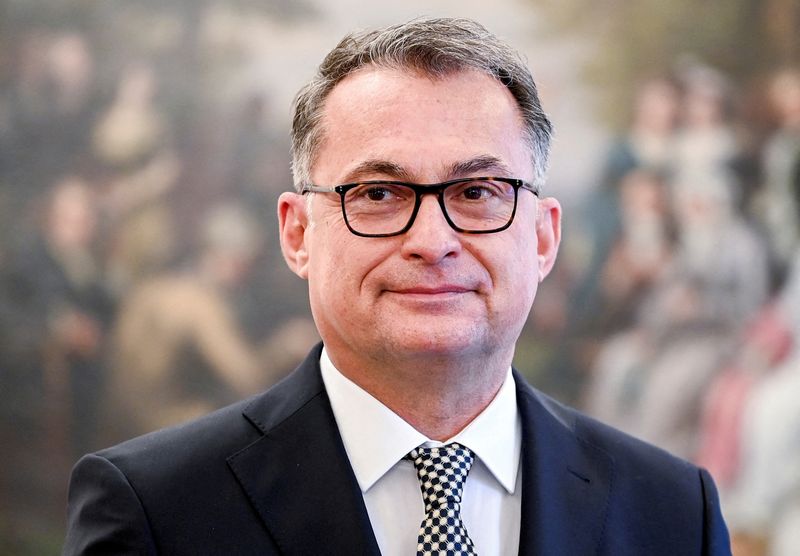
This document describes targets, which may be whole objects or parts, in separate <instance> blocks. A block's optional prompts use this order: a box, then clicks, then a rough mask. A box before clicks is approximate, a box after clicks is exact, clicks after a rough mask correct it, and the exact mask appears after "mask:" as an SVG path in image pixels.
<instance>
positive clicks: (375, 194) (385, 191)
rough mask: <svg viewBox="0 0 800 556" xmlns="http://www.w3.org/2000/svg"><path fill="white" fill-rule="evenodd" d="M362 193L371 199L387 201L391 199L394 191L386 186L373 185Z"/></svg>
mask: <svg viewBox="0 0 800 556" xmlns="http://www.w3.org/2000/svg"><path fill="white" fill-rule="evenodd" d="M362 195H363V196H364V197H366V198H367V199H369V200H370V201H386V200H390V199H391V198H392V197H393V196H394V193H393V192H392V191H391V190H390V189H389V188H388V187H386V186H382V185H372V186H368V187H365V188H364V191H363V193H362Z"/></svg>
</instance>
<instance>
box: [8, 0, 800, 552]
mask: <svg viewBox="0 0 800 556" xmlns="http://www.w3.org/2000/svg"><path fill="white" fill-rule="evenodd" d="M420 15H451V16H453V15H457V16H468V17H473V18H475V19H478V20H479V21H481V22H482V23H483V24H484V25H486V26H487V27H488V28H489V29H491V30H492V31H494V32H496V33H497V34H499V35H500V36H502V37H504V38H506V39H507V40H508V41H509V42H510V43H511V44H513V45H514V46H516V47H517V48H519V49H520V50H521V51H522V52H523V53H524V54H525V55H526V56H527V57H528V59H529V61H530V65H531V68H532V70H533V73H534V77H535V78H536V79H537V82H538V83H539V85H540V89H541V94H542V97H543V102H544V105H545V108H546V109H547V110H548V112H549V113H550V115H551V117H552V119H553V120H554V122H555V124H556V128H557V138H556V142H555V147H554V149H555V150H554V156H553V163H552V171H551V175H550V179H549V183H548V186H547V188H548V193H549V194H551V195H554V196H556V197H558V198H559V199H560V200H561V202H562V204H563V205H564V207H565V221H564V227H565V229H564V244H563V249H562V253H561V255H560V260H559V263H558V266H557V268H556V269H555V271H554V274H553V275H552V276H551V277H550V278H548V280H547V281H546V282H545V284H544V286H543V287H542V288H541V289H540V293H539V297H538V299H537V301H536V304H535V306H534V311H533V313H532V315H531V318H530V322H529V324H528V326H527V327H526V329H525V331H524V333H523V337H522V339H521V341H520V344H519V347H518V351H517V356H516V360H515V363H516V365H517V366H518V368H519V369H520V370H521V371H523V372H524V373H525V374H526V375H527V376H528V377H529V378H530V380H531V381H532V382H533V383H534V384H535V385H537V386H539V387H540V388H542V389H544V390H546V391H547V392H549V393H551V394H552V395H554V396H556V397H557V398H559V399H562V400H564V401H566V402H568V403H571V404H573V405H576V406H578V407H580V408H582V409H583V410H585V411H587V412H589V413H591V414H593V415H595V416H597V417H599V418H601V419H603V420H605V421H608V422H610V423H612V424H614V425H616V426H618V427H620V428H623V429H625V430H627V431H629V432H631V433H632V434H635V435H637V436H640V437H642V438H645V439H647V440H649V441H651V442H654V443H656V444H658V445H660V446H662V447H664V448H666V449H668V450H670V451H672V452H674V453H677V454H678V455H681V456H682V457H686V458H688V459H691V460H693V461H695V462H698V463H700V464H702V465H704V466H706V467H708V468H709V469H710V470H711V471H712V473H713V474H714V476H715V479H716V480H717V482H718V485H719V487H720V490H721V494H722V498H723V504H724V507H723V509H724V512H725V514H726V517H727V519H728V521H729V525H730V526H731V530H732V533H734V540H735V550H736V553H737V554H781V555H782V554H797V553H799V552H800V539H798V532H800V404H798V403H797V401H796V399H797V394H798V393H800V358H798V353H800V352H799V351H797V350H796V347H795V346H796V344H797V340H798V338H800V310H798V307H800V248H799V246H800V241H799V240H798V238H800V202H798V198H799V197H800V75H799V74H798V62H800V2H798V0H708V1H705V2H696V1H690V0H673V1H671V2H662V1H659V0H640V1H638V2H622V1H618V0H602V1H597V0H593V1H590V0H561V1H555V0H541V1H534V0H528V1H526V0H498V1H495V2H492V3H484V2H479V1H477V0H467V1H464V0H462V1H458V2H457V1H455V0H441V1H437V2H430V1H428V2H423V1H421V0H407V1H405V2H402V3H396V2H391V3H389V2H387V3H374V4H370V3H363V2H357V1H355V0H341V1H338V2H335V3H334V2H323V1H322V0H298V1H292V0H260V1H255V0H160V1H158V2H155V1H152V0H125V1H121V0H103V1H92V0H72V1H71V2H62V1H57V0H0V554H19V555H27V554H31V555H33V554H52V553H57V552H58V550H59V548H60V544H61V541H62V538H63V527H64V510H65V498H66V485H67V479H68V474H69V470H70V467H71V465H72V464H73V463H74V461H75V460H76V459H77V458H78V457H79V456H80V455H81V454H82V453H85V452H86V451H89V450H95V449H99V448H101V447H103V446H106V445H108V444H110V443H115V442H118V441H120V440H122V439H124V438H127V437H130V436H131V435H134V434H139V433H143V432H147V431H149V430H153V429H155V428H158V427H161V426H165V425H167V424H172V423H176V422H180V421H182V420H185V419H188V418H191V417H194V416H197V415H199V414H202V413H204V412H207V411H210V410H212V409H214V408H216V407H219V406H221V405H223V404H225V403H228V402H230V401H232V400H234V399H237V398H240V397H242V396H246V395H249V394H251V393H255V392H257V391H259V390H261V389H262V388H264V387H266V386H268V385H269V384H272V383H273V382H275V381H276V380H278V379H279V378H280V377H282V376H283V375H285V374H286V373H288V372H289V371H290V370H291V369H292V368H293V366H294V365H295V364H296V363H297V362H298V361H299V360H300V358H301V357H302V356H303V355H304V354H305V352H306V350H307V349H308V348H309V347H310V346H311V345H313V343H315V342H316V341H317V340H318V339H317V336H316V332H315V331H314V328H313V323H312V322H311V321H310V315H309V311H308V308H307V297H306V293H305V284H304V283H302V282H301V281H300V280H299V279H297V278H296V277H295V276H294V275H292V274H291V273H290V272H289V271H288V270H287V269H286V268H285V267H284V264H283V261H282V259H281V256H280V253H279V249H278V241H277V229H276V227H277V221H276V215H275V202H276V199H277V196H278V194H279V193H280V192H282V191H285V190H287V189H290V188H291V177H290V174H289V147H288V129H289V124H290V105H291V101H292V97H293V95H294V93H295V92H296V91H297V89H298V88H299V87H300V86H301V85H302V84H303V83H304V81H305V80H307V79H308V78H310V76H311V75H312V74H313V72H314V70H315V67H316V65H317V64H318V63H319V61H320V60H321V59H322V57H323V56H324V54H325V53H326V52H327V50H329V49H330V48H331V47H332V46H333V45H334V44H335V43H336V42H337V41H338V39H339V38H340V37H341V36H342V35H343V34H344V33H345V32H347V31H349V30H352V29H355V28H364V27H374V26H378V25H384V24H389V23H395V22H398V21H402V20H406V19H410V18H412V17H416V16H420Z"/></svg>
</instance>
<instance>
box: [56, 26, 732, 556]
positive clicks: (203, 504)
mask: <svg viewBox="0 0 800 556" xmlns="http://www.w3.org/2000/svg"><path fill="white" fill-rule="evenodd" d="M293 133H294V136H293V140H294V142H293V157H294V158H293V169H294V173H295V182H296V183H295V185H296V187H297V190H298V191H297V192H296V193H284V194H283V195H282V196H281V197H280V200H279V203H278V212H279V217H280V235H281V245H282V248H283V252H284V255H285V258H286V261H287V263H288V265H289V267H290V268H291V269H292V270H293V271H294V272H295V273H296V274H298V275H299V276H300V277H302V278H304V279H307V280H308V283H309V293H310V300H311V309H312V313H313V315H314V319H315V322H316V324H317V328H318V329H319V332H320V335H321V337H322V339H323V343H324V348H322V346H318V347H317V348H315V349H314V350H313V351H312V352H311V354H310V355H309V356H308V358H307V359H306V361H305V362H304V363H302V364H301V365H300V367H298V369H297V370H296V371H295V372H294V373H293V374H292V375H291V376H290V377H289V378H287V379H286V380H284V381H283V382H282V383H280V384H279V385H277V386H276V387H274V388H273V389H271V390H269V391H268V392H266V393H265V394H262V395H260V396H257V397H255V398H253V399H251V400H248V401H245V402H242V403H240V404H238V405H235V406H231V407H229V408H226V409H223V410H221V411H220V412H217V413H215V414H212V415H210V416H208V417H206V418H203V419H201V420H199V421H196V422H193V423H190V424H187V425H184V426H181V427H179V428H176V429H171V430H166V431H162V432H158V433H155V434H153V435H148V436H145V437H141V438H139V439H136V440H133V441H131V442H127V443H125V444H122V445H120V446H117V447H115V448H111V449H110V450H105V451H102V452H99V453H97V454H94V455H89V456H86V457H85V458H84V459H83V460H81V462H80V463H79V464H78V465H77V466H76V468H75V470H74V473H73V478H72V485H71V493H70V502H69V504H70V506H69V513H70V517H69V533H68V535H67V544H66V548H65V553H67V554H76V553H103V554H108V553H120V552H130V553H141V554H206V553H207V554H228V553H235V554H348V555H351V554H378V553H382V554H385V555H394V554H414V553H418V554H476V553H477V554H516V553H520V554H579V555H580V554H614V555H619V554H648V555H652V554H670V555H673V554H725V553H728V552H729V549H728V541H727V532H726V530H725V526H724V524H723V522H722V518H721V516H720V512H719V507H718V504H717V496H716V491H715V489H714V485H713V483H712V481H711V479H710V477H709V476H708V475H707V473H705V472H704V471H700V470H698V469H697V468H694V467H692V466H691V465H689V464H687V463H685V462H682V461H679V460H677V459H674V458H672V457H671V456H668V455H667V454H665V453H663V452H660V451H659V450H656V449H654V448H652V447H649V446H646V445H644V444H642V443H639V442H637V441H635V440H633V439H631V438H628V437H626V436H623V435H622V434H621V433H618V432H615V431H613V430H610V429H608V428H606V427H604V426H602V425H599V424H597V423H595V422H592V421H590V420H589V419H588V418H586V417H583V416H581V415H579V414H577V413H575V412H574V411H572V410H569V409H566V408H564V407H562V406H560V405H558V404H557V403H556V402H554V401H552V400H550V399H548V398H546V397H545V396H543V395H542V394H540V393H539V392H536V391H535V390H533V389H531V388H530V387H529V386H528V385H527V384H525V382H524V381H523V379H522V378H521V377H520V376H519V375H516V374H514V373H512V371H511V360H512V356H513V353H514V345H515V342H516V340H517V337H518V336H519V333H520V330H521V328H522V326H523V324H524V322H525V320H526V318H527V315H528V312H529V310H530V308H531V304H532V303H533V298H534V296H535V293H536V289H537V285H538V283H539V282H540V281H541V280H542V279H543V278H544V277H545V276H546V275H547V273H548V272H549V271H550V269H551V267H552V265H553V262H554V259H555V256H556V251H557V248H558V243H559V238H560V207H559V205H558V203H557V202H556V201H555V200H554V199H551V198H544V197H540V192H539V188H540V186H541V183H542V181H543V178H544V172H545V166H546V161H547V150H548V143H549V137H550V123H549V122H548V120H547V118H546V116H545V115H544V113H543V112H542V110H541V107H540V105H539V100H538V97H537V94H536V88H535V85H534V83H533V80H532V78H531V76H530V73H529V72H528V70H527V69H526V67H525V65H524V63H523V62H522V61H521V60H520V58H519V57H518V56H517V55H516V54H515V53H514V52H513V51H511V50H510V49H509V48H508V47H507V46H506V45H504V44H503V43H501V42H500V41H499V40H498V39H497V38H496V37H494V36H493V35H491V34H489V33H488V32H487V31H486V30H485V29H483V28H482V27H481V26H479V25H478V24H476V23H473V22H471V21H466V20H446V19H431V20H416V21H413V22H411V23H408V24H404V25H399V26H395V27H389V28H386V29H383V30H381V31H376V32H370V33H363V34H355V35H350V36H348V37H346V38H345V39H344V40H343V41H342V42H341V43H340V44H339V45H338V46H337V47H336V48H335V49H334V50H333V51H332V52H331V53H330V54H329V55H328V57H327V58H326V59H325V61H324V62H323V64H322V66H321V67H320V72H319V74H318V75H317V76H316V77H315V78H314V80H313V81H312V82H311V83H310V84H309V85H307V86H306V88H305V89H304V90H303V91H302V92H301V93H300V95H299V97H298V99H297V101H296V109H295V118H294V126H293ZM486 176H495V177H486ZM418 477H419V479H420V481H418V480H417V478H418ZM421 493H422V496H421ZM442 494H444V496H441V495H442ZM423 496H424V499H425V503H423Z"/></svg>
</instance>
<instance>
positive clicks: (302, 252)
mask: <svg viewBox="0 0 800 556" xmlns="http://www.w3.org/2000/svg"><path fill="white" fill-rule="evenodd" d="M278 226H279V230H280V239H281V252H282V253H283V258H284V260H286V264H287V265H289V268H290V269H291V271H292V272H294V273H295V274H297V275H298V276H299V277H300V278H304V279H305V278H308V246H307V245H306V230H307V229H308V226H309V220H308V213H307V212H306V199H305V197H303V196H302V195H299V194H297V193H292V192H286V193H282V194H281V196H280V197H279V198H278Z"/></svg>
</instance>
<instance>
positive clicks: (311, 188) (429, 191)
mask: <svg viewBox="0 0 800 556" xmlns="http://www.w3.org/2000/svg"><path fill="white" fill-rule="evenodd" d="M472 181H475V182H478V181H499V182H503V183H507V184H508V185H510V186H511V187H513V188H514V208H513V209H511V215H510V216H509V217H508V222H506V223H505V224H504V225H503V226H500V227H499V228H491V229H489V230H465V229H464V228H461V227H459V226H457V225H456V224H455V222H453V220H452V219H451V218H450V215H449V214H448V213H447V208H446V207H445V204H444V190H445V189H447V188H448V187H450V186H451V185H455V184H458V183H469V182H472ZM359 185H401V186H404V187H408V188H409V189H411V190H412V191H413V192H414V209H413V210H412V211H411V215H410V216H409V217H408V222H407V223H406V225H405V226H404V227H403V228H401V229H400V230H399V231H397V232H391V233H387V234H365V233H363V232H358V231H356V230H355V229H353V227H352V226H351V225H350V222H349V221H348V219H347V211H346V210H345V208H344V204H345V202H344V201H345V195H347V192H348V191H350V190H351V189H353V188H355V187H358V186H359ZM520 189H525V190H527V191H530V192H531V193H533V194H534V195H535V196H536V197H537V198H538V197H539V194H540V192H541V188H540V187H539V186H538V185H536V184H533V183H530V182H528V181H525V180H521V179H518V178H501V177H492V176H479V177H474V178H460V179H454V180H447V181H443V182H440V183H429V184H420V183H409V182H404V181H396V180H365V181H358V182H352V183H343V184H341V185H335V186H333V187H323V186H318V185H313V184H307V185H304V186H303V187H302V189H301V190H300V194H301V195H305V194H306V193H338V194H339V197H340V201H341V207H342V217H343V218H344V223H345V225H346V226H347V229H348V230H350V232H351V233H352V234H354V235H357V236H360V237H393V236H399V235H402V234H404V233H406V232H407V231H408V230H410V229H411V226H413V225H414V222H415V221H416V219H417V214H418V213H419V207H420V206H421V205H422V196H423V195H436V198H437V199H438V201H439V208H441V209H442V214H443V215H444V219H445V220H446V221H447V223H448V224H449V225H450V227H451V228H453V229H454V230H455V231H457V232H459V233H462V234H494V233H497V232H502V231H503V230H505V229H507V228H508V227H509V226H511V224H512V223H513V222H514V216H515V215H516V213H517V200H518V192H519V190H520Z"/></svg>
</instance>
